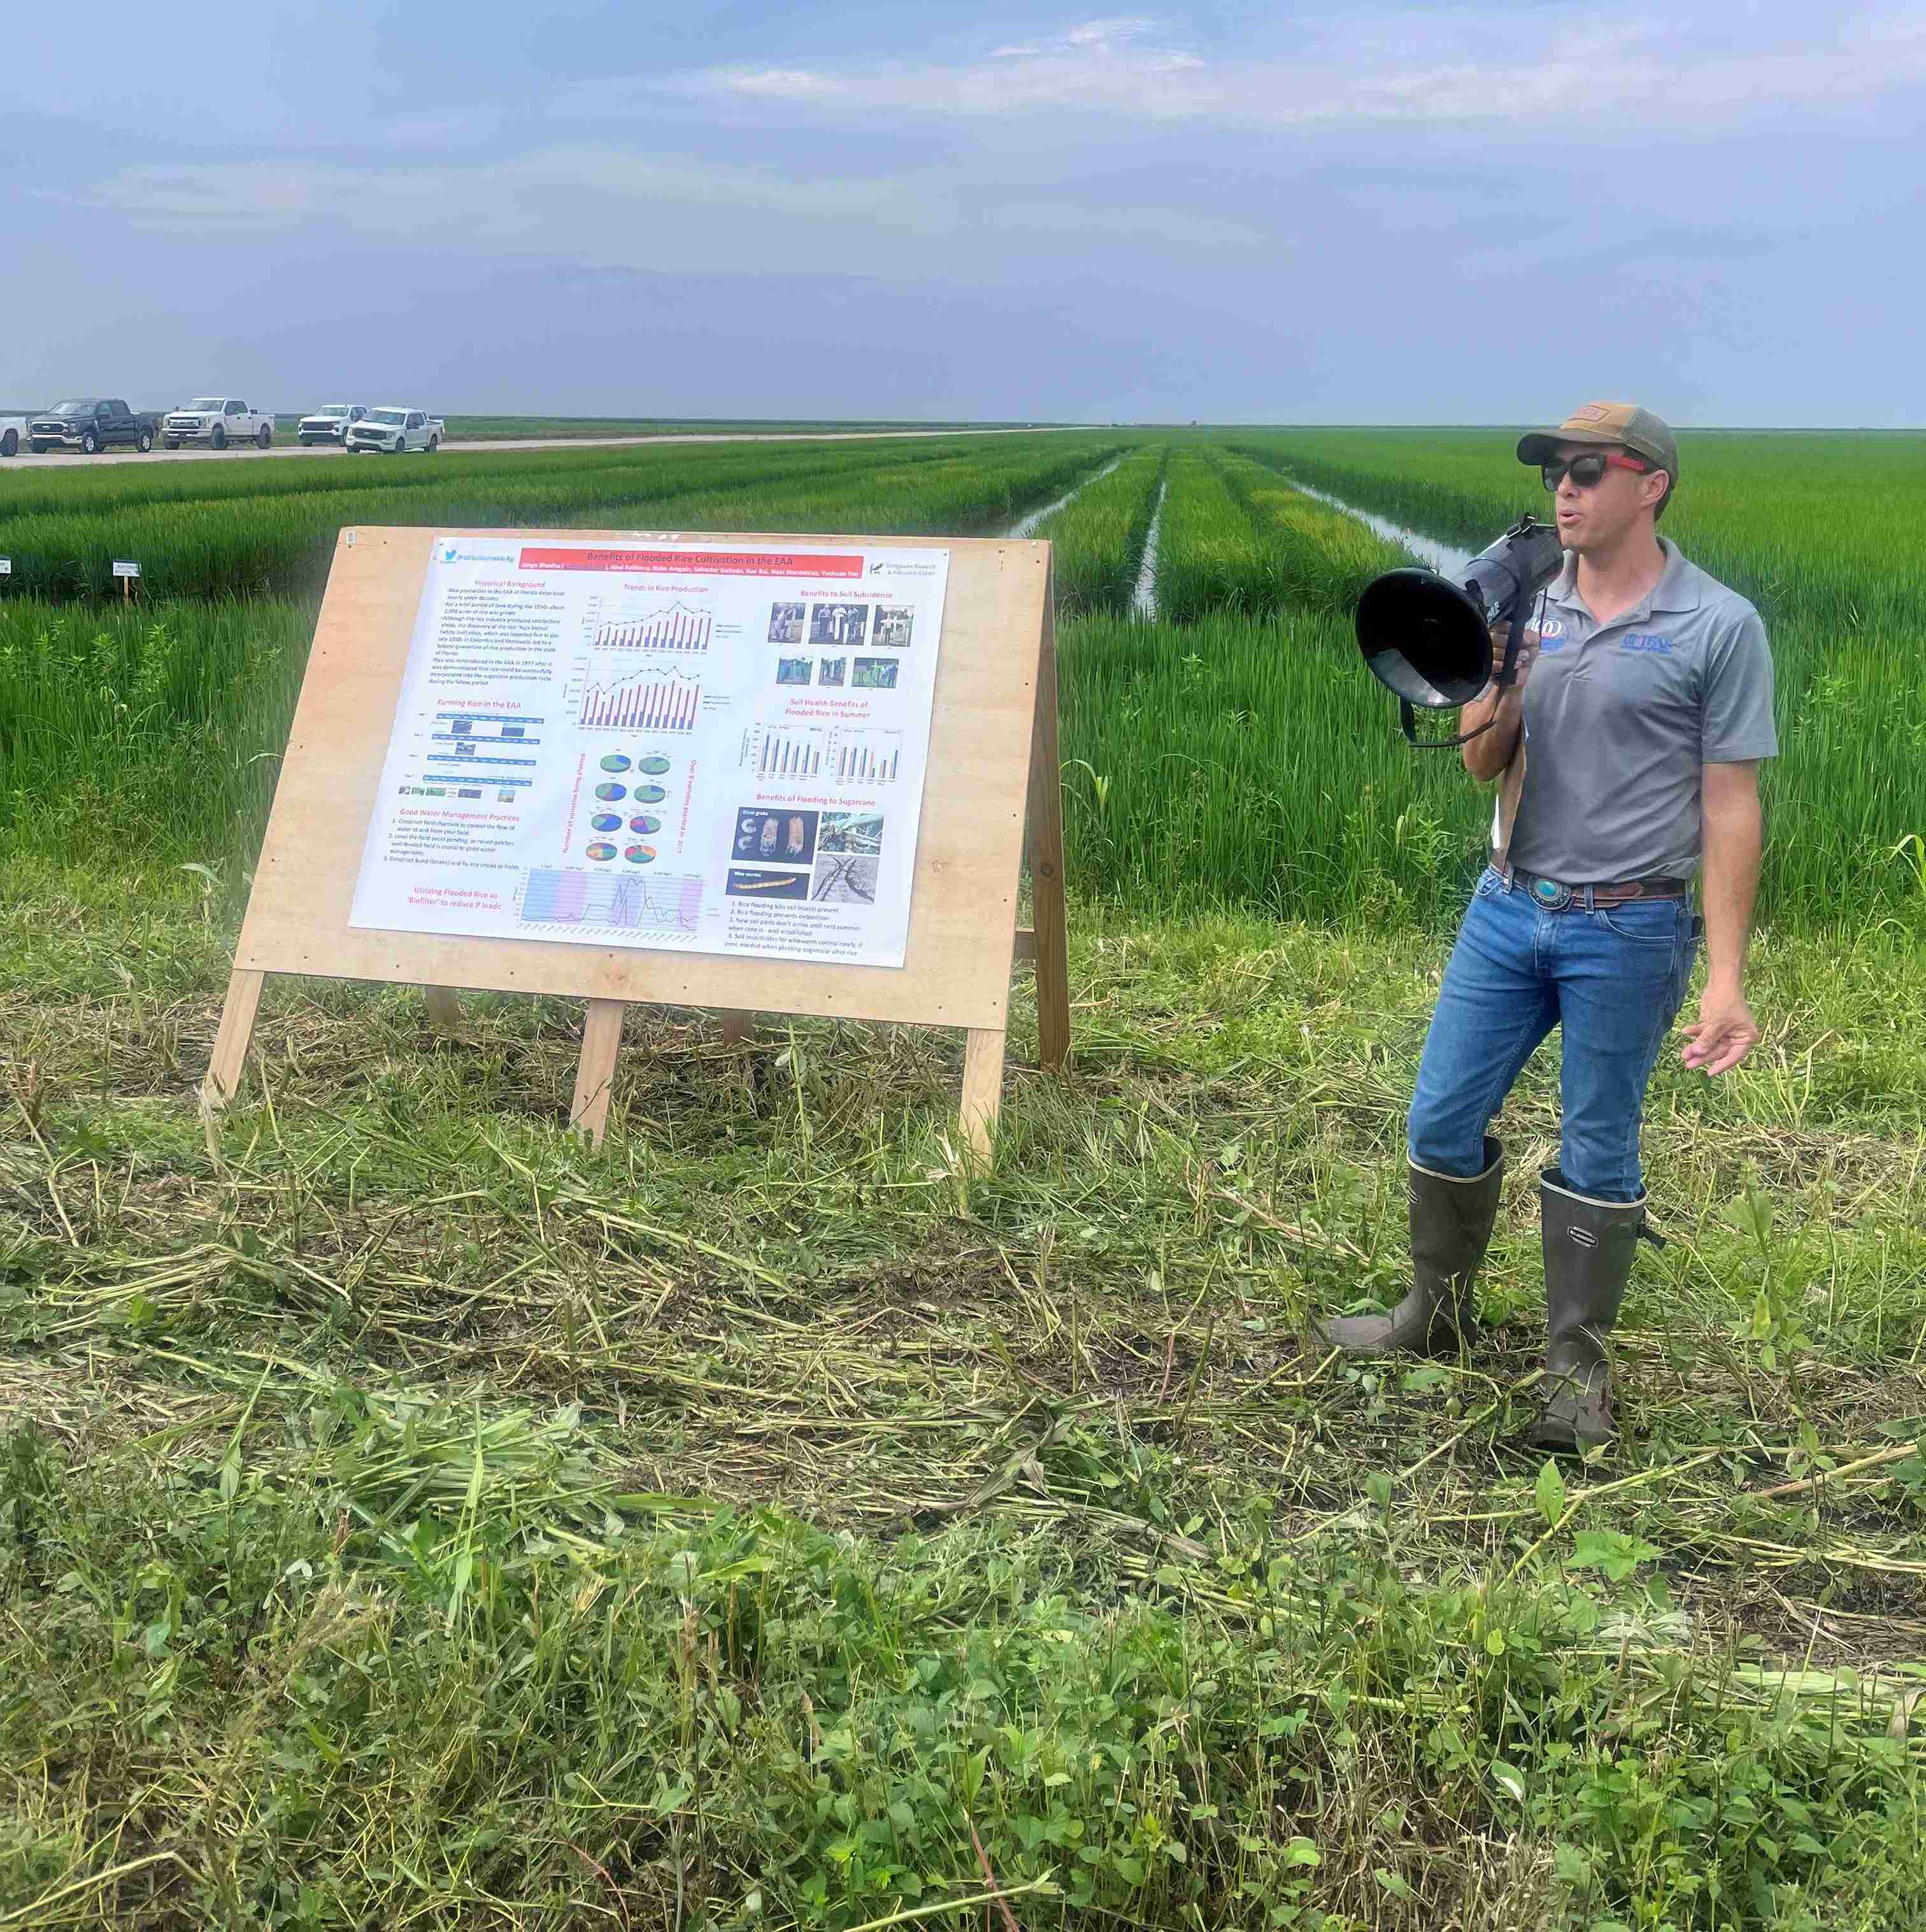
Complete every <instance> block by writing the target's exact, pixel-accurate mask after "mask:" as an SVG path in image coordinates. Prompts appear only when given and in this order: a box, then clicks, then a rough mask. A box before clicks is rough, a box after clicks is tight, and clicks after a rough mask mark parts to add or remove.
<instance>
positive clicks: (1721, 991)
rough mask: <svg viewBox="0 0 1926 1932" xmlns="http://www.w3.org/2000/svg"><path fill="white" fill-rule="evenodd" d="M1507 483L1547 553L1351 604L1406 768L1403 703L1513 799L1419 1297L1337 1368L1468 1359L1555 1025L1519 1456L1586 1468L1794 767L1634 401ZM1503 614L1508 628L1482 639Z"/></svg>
mask: <svg viewBox="0 0 1926 1932" xmlns="http://www.w3.org/2000/svg"><path fill="white" fill-rule="evenodd" d="M1518 458H1519V460H1520V462H1522V463H1531V464H1532V465H1534V466H1538V468H1540V469H1541V470H1542V472H1543V475H1544V484H1545V487H1546V489H1547V491H1549V492H1550V493H1551V495H1552V498H1553V502H1554V505H1555V506H1556V544H1553V541H1552V539H1553V532H1550V531H1547V529H1545V527H1544V526H1543V525H1542V524H1540V523H1536V522H1535V521H1534V520H1530V519H1527V520H1525V521H1524V522H1523V523H1520V525H1519V526H1517V528H1516V529H1513V530H1511V531H1509V532H1507V533H1506V535H1505V537H1504V538H1501V539H1500V540H1499V542H1498V543H1496V544H1493V546H1492V547H1491V549H1490V550H1487V551H1486V552H1484V553H1483V555H1482V556H1480V557H1478V558H1476V559H1473V561H1472V564H1471V565H1469V566H1467V569H1466V573H1465V574H1464V575H1463V578H1462V580H1461V581H1460V583H1448V582H1446V581H1445V580H1443V579H1441V578H1439V577H1436V576H1434V575H1433V574H1431V573H1430V572H1418V571H1397V572H1393V573H1391V574H1390V575H1389V576H1388V577H1385V578H1380V579H1379V580H1378V581H1377V582H1376V583H1374V584H1373V586H1371V588H1370V590H1369V591H1367V592H1366V595H1365V597H1364V599H1363V600H1361V602H1360V604H1359V607H1358V635H1359V641H1360V643H1361V646H1363V648H1364V652H1365V654H1366V656H1367V661H1369V662H1370V665H1371V668H1372V669H1373V671H1374V672H1375V673H1376V674H1377V675H1378V676H1379V677H1380V679H1382V681H1383V682H1385V683H1386V684H1387V685H1389V686H1391V688H1392V689H1393V690H1394V691H1397V693H1398V694H1399V695H1400V700H1402V701H1403V704H1404V706H1405V720H1406V732H1407V734H1408V735H1410V736H1412V740H1413V742H1414V743H1416V742H1420V741H1419V740H1418V738H1417V736H1416V734H1415V730H1414V729H1413V726H1412V706H1413V705H1414V704H1415V705H1419V706H1432V707H1433V708H1436V707H1440V706H1447V705H1451V704H1463V706H1464V709H1463V713H1462V723H1463V727H1464V728H1463V734H1462V735H1461V736H1459V737H1457V738H1456V739H1450V740H1447V741H1445V742H1451V743H1455V744H1457V745H1460V748H1461V755H1462V757H1463V760H1464V763H1465V768H1466V770H1467V771H1469V772H1470V773H1471V775H1472V777H1474V778H1478V779H1480V780H1482V781H1490V780H1491V779H1493V778H1496V779H1498V780H1499V781H1500V782H1499V793H1498V799H1497V803H1496V809H1495V810H1494V812H1493V822H1492V851H1491V862H1490V865H1488V866H1487V868H1486V869H1485V871H1484V874H1483V876H1482V877H1481V878H1480V879H1479V880H1478V887H1477V890H1476V892H1475V894H1474V895H1473V897H1472V902H1471V904H1470V906H1469V908H1468V909H1467V910H1466V914H1465V918H1464V922H1463V926H1461V928H1460V931H1459V934H1458V938H1457V944H1456V945H1455V947H1454V948H1453V950H1452V953H1451V960H1450V962H1449V963H1448V965H1447V966H1446V968H1445V977H1444V981H1443V984H1442V986H1441V987H1440V989H1439V998H1438V1004H1437V1007H1436V1010H1435V1011H1434V1013H1433V1016H1432V1021H1431V1027H1430V1032H1429V1033H1428V1034H1427V1037H1426V1040H1425V1044H1424V1058H1423V1060H1422V1061H1421V1064H1420V1066H1419V1069H1418V1088H1417V1091H1416V1094H1415V1096H1414V1098H1413V1100H1412V1109H1411V1115H1410V1120H1409V1160H1410V1180H1411V1188H1410V1194H1411V1247H1412V1266H1413V1271H1414V1274H1415V1280H1414V1283H1413V1286H1412V1289H1411V1291H1410V1292H1409V1294H1408V1295H1406V1297H1405V1298H1404V1299H1403V1301H1401V1302H1400V1304H1398V1306H1397V1308H1395V1309H1394V1310H1393V1311H1392V1312H1391V1313H1390V1314H1388V1315H1367V1316H1349V1317H1346V1318H1343V1319H1337V1320H1334V1321H1330V1322H1325V1323H1324V1324H1323V1325H1322V1332H1323V1334H1324V1336H1325V1339H1326V1340H1328V1342H1330V1343H1334V1344H1335V1345H1336V1346H1338V1347H1340V1348H1343V1349H1355V1350H1379V1349H1408V1350H1415V1351H1418V1352H1422V1353H1428V1354H1442V1353H1450V1354H1456V1353H1457V1352H1460V1350H1461V1349H1463V1348H1464V1347H1466V1345H1468V1344H1469V1343H1472V1342H1473V1341H1475V1340H1476V1338H1477V1334H1478V1323H1477V1317H1476V1314H1475V1310H1474V1307H1473V1302H1472V1283H1473V1280H1474V1277H1475V1275H1476V1274H1477V1271H1478V1267H1479V1265H1480V1263H1481V1262H1482V1261H1483V1260H1484V1253H1485V1248H1486V1246H1487V1243H1488V1242H1489V1241H1490V1236H1491V1230H1492V1224H1493V1221H1494V1220H1495V1219H1496V1216H1497V1212H1498V1205H1499V1192H1500V1188H1501V1186H1502V1179H1503V1174H1504V1152H1503V1150H1502V1148H1501V1147H1500V1145H1499V1142H1497V1141H1496V1140H1495V1139H1493V1138H1492V1137H1491V1135H1490V1131H1489V1130H1490V1125H1491V1123H1492V1121H1493V1117H1494V1116H1495V1115H1496V1113H1497V1112H1498V1110H1499V1106H1500V1105H1501V1104H1502V1102H1503V1101H1504V1099H1505V1095H1506V1094H1508V1092H1509V1091H1511V1086H1512V1083H1513V1082H1514V1081H1515V1080H1516V1079H1517V1077H1518V1076H1519V1073H1520V1071H1521V1070H1523V1067H1524V1065H1525V1063H1526V1061H1527V1060H1529V1058H1531V1056H1532V1054H1533V1052H1535V1050H1536V1049H1537V1048H1538V1046H1539V1044H1540V1043H1541V1042H1542V1041H1543V1040H1544V1038H1545V1037H1546V1036H1547V1034H1549V1033H1550V1031H1552V1029H1553V1028H1554V1027H1557V1028H1559V1030H1560V1032H1561V1034H1562V1051H1563V1063H1562V1071H1561V1076H1560V1100H1561V1103H1562V1129H1561V1143H1560V1148H1559V1164H1558V1166H1556V1167H1552V1168H1547V1169H1545V1170H1544V1172H1543V1174H1542V1175H1541V1177H1540V1181H1539V1199H1540V1208H1541V1217H1542V1220H1543V1226H1544V1265H1545V1300H1546V1310H1547V1328H1548V1331H1549V1337H1550V1339H1549V1343H1548V1346H1547V1352H1546V1358H1545V1387H1544V1393H1545V1400H1544V1409H1543V1411H1542V1412H1541V1415H1540V1416H1539V1418H1538V1420H1537V1421H1536V1422H1535V1423H1534V1424H1533V1425H1532V1429H1531V1430H1530V1432H1529V1442H1531V1443H1532V1445H1533V1446H1534V1447H1535V1448H1543V1449H1547V1450H1552V1451H1560V1452H1564V1453H1568V1454H1569V1453H1573V1452H1579V1453H1583V1452H1585V1451H1590V1450H1592V1449H1595V1448H1598V1447H1600V1446H1601V1445H1603V1444H1604V1443H1605V1442H1607V1441H1608V1440H1609V1439H1610V1436H1611V1435H1612V1433H1613V1421H1612V1410H1611V1401H1610V1373H1609V1368H1608V1364H1607V1358H1606V1352H1605V1337H1606V1336H1607V1334H1608V1333H1609V1331H1610V1329H1611V1328H1612V1325H1613V1322H1615V1321H1616V1319H1617V1316H1618V1313H1619V1304H1620V1303H1621V1301H1622V1300H1623V1298H1624V1295H1625V1284H1626V1281H1627V1279H1628V1277H1629V1276H1630V1274H1631V1267H1632V1261H1633V1257H1634V1253H1635V1252H1636V1250H1637V1245H1638V1241H1639V1238H1640V1235H1646V1238H1648V1239H1652V1240H1656V1237H1655V1236H1653V1235H1651V1234H1650V1232H1649V1230H1648V1229H1647V1228H1646V1189H1645V1180H1644V1176H1643V1173H1642V1172H1641V1170H1640V1164H1639V1130H1640V1121H1641V1118H1642V1115H1643V1110H1644V1104H1645V1092H1646V1084H1647V1082H1649V1080H1650V1079H1651V1077H1652V1069H1653V1067H1654V1066H1655V1064H1657V1061H1658V1055H1659V1052H1660V1049H1661V1046H1663V1044H1664V1039H1665V1036H1666V1034H1667V1031H1668V1030H1669V1029H1670V1027H1671V1025H1672V1023H1673V1019H1675V1017H1676V1016H1677V1013H1678V1011H1679V1007H1680V1006H1681V1004H1682V1003H1683V1001H1684V999H1685V991H1686V986H1687V984H1688V981H1689V980H1690V978H1691V972H1692V968H1693V964H1694V959H1695V957H1696V956H1697V952H1698V950H1699V946H1700V941H1701V940H1702V939H1703V942H1704V945H1705V950H1706V987H1705V992H1704V994H1703V997H1702V998H1701V1000H1700V1007H1699V1018H1698V1021H1697V1024H1696V1025H1692V1026H1690V1027H1688V1028H1687V1029H1686V1043H1685V1052H1684V1059H1685V1064H1686V1065H1687V1066H1688V1067H1692V1068H1694V1069H1696V1070H1698V1071H1700V1072H1701V1073H1708V1074H1718V1073H1725V1072H1726V1071H1727V1070H1728V1069H1730V1068H1731V1067H1736V1066H1737V1065H1738V1064H1739V1061H1742V1060H1743V1059H1744V1058H1745V1056H1746V1055H1747V1054H1748V1052H1751V1049H1752V1047H1753V1046H1754V1043H1755V1042H1756V1041H1757V1039H1758V1037H1759V1029H1758V1027H1757V1024H1756V1022H1754V1019H1753V1016H1752V1013H1751V1009H1750V1008H1749V1007H1748V1005H1747V1004H1746V1000H1745V954H1746V947H1747V943H1748V935H1749V932H1750V930H1751V916H1752V904H1753V896H1754V891H1755V889H1756V888H1757V883H1758V877H1759V859H1760V845H1761V836H1762V835H1761V824H1760V808H1759V789H1758V767H1759V760H1761V759H1762V758H1769V757H1772V756H1773V755H1774V754H1775V753H1776V752H1777V751H1778V738H1777V736H1776V734H1775V730H1774V727H1773V722H1772V655H1771V652H1770V650H1769V648H1768V646H1767V643H1766V630H1765V626H1764V625H1763V623H1762V622H1760V617H1759V613H1758V612H1757V610H1754V608H1753V607H1752V605H1751V604H1749V603H1748V602H1747V601H1746V600H1745V598H1743V597H1742V596H1740V595H1739V594H1738V593H1737V592H1735V591H1733V590H1731V589H1727V586H1725V585H1724V584H1722V583H1719V582H1718V581H1717V580H1715V578H1713V577H1711V576H1709V575H1708V574H1706V572H1705V571H1703V570H1700V568H1698V567H1697V565H1694V564H1692V563H1691V562H1688V561H1687V560H1686V559H1685V556H1683V555H1682V553H1680V551H1679V547H1678V546H1677V545H1676V544H1673V543H1672V542H1670V541H1669V540H1668V539H1667V538H1663V537H1661V536H1660V535H1658V531H1657V529H1656V525H1657V523H1658V519H1659V518H1660V517H1661V516H1662V515H1663V514H1664V511H1665V510H1666V508H1667V505H1669V504H1670V502H1671V500H1672V496H1673V492H1674V490H1676V487H1677V486H1678V482H1679V451H1678V446H1677V443H1676V441H1675V440H1674V438H1673V434H1672V431H1670V429H1669V428H1667V426H1666V425H1664V423H1663V422H1661V421H1660V420H1659V419H1658V417H1657V416H1654V415H1653V414H1652V413H1651V412H1650V411H1649V410H1643V409H1640V408H1638V407H1636V406H1635V405H1634V404H1629V403H1588V404H1586V405H1585V406H1584V407H1583V408H1581V409H1580V410H1576V411H1574V413H1573V414H1572V415H1571V416H1568V417H1567V418H1566V419H1565V421H1564V422H1562V423H1560V424H1559V425H1558V427H1557V428H1556V429H1548V430H1542V431H1534V432H1532V434H1529V435H1527V436H1526V437H1523V438H1522V439H1521V440H1520V443H1519V445H1518ZM1500 613H1503V614H1504V615H1505V616H1508V617H1509V619H1510V620H1511V621H1510V622H1508V623H1501V624H1498V625H1495V626H1494V627H1493V628H1491V629H1490V631H1489V632H1488V633H1487V629H1486V626H1487V624H1490V623H1491V622H1492V620H1493V619H1494V618H1495V617H1496V616H1499V614H1500ZM1528 613H1529V616H1530V617H1531V619H1532V621H1527V619H1528ZM1514 632H1515V633H1516V642H1515V644H1514ZM1487 640H1488V641H1487ZM1487 648H1488V649H1489V652H1490V656H1489V658H1488V660H1487V658H1486V657H1485V655H1484V653H1485V652H1486V651H1487ZM1487 665H1488V673H1487ZM1481 683H1482V684H1483V685H1484V689H1483V691H1481V693H1479V694H1477V695H1475V696H1474V695H1472V693H1473V691H1475V690H1476V688H1477V687H1478V685H1480V684H1481ZM1467 700H1469V701H1467ZM1701 865H1703V880H1702V883H1701V886H1700V892H1701V897H1702V901H1703V916H1700V914H1698V913H1695V912H1694V907H1693V901H1692V886H1691V878H1692V875H1693V874H1694V871H1697V870H1699V869H1700V867H1701Z"/></svg>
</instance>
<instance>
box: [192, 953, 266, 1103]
mask: <svg viewBox="0 0 1926 1932" xmlns="http://www.w3.org/2000/svg"><path fill="white" fill-rule="evenodd" d="M267 977H268V976H267V975H266V974H265V973H251V972H245V971H242V969H241V968H239V967H236V968H235V970H234V971H233V973H232V974H229V977H228V981H227V998H226V999H225V1000H224V1001H223V1002H222V1003H221V1008H220V1031H219V1032H218V1033H217V1034H215V1035H214V1058H212V1059H211V1061H208V1067H207V1078H206V1079H205V1080H203V1081H202V1082H201V1098H202V1100H204V1101H205V1103H207V1105H208V1106H209V1107H210V1108H211V1109H214V1111H215V1112H219V1111H220V1109H222V1108H223V1107H224V1106H226V1105H227V1103H228V1102H229V1101H230V1100H233V1097H235V1095H236V1094H237V1093H239V1091H240V1090H241V1073H242V1069H243V1068H244V1067H245V1066H246V1065H247V1064H248V1043H249V1042H250V1041H251V1040H253V1039H254V1016H255V1014H256V1013H258V1012H259V1011H260V1006H261V989H262V987H263V986H265V985H266V983H267Z"/></svg>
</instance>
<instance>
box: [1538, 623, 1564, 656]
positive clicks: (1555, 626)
mask: <svg viewBox="0 0 1926 1932" xmlns="http://www.w3.org/2000/svg"><path fill="white" fill-rule="evenodd" d="M1568 643H1571V638H1569V637H1567V636H1566V635H1565V619H1563V618H1562V617H1547V619H1545V621H1544V622H1543V623H1542V624H1541V625H1539V626H1538V648H1539V649H1540V650H1541V651H1562V650H1563V649H1565V646H1566V645H1568Z"/></svg>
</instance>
